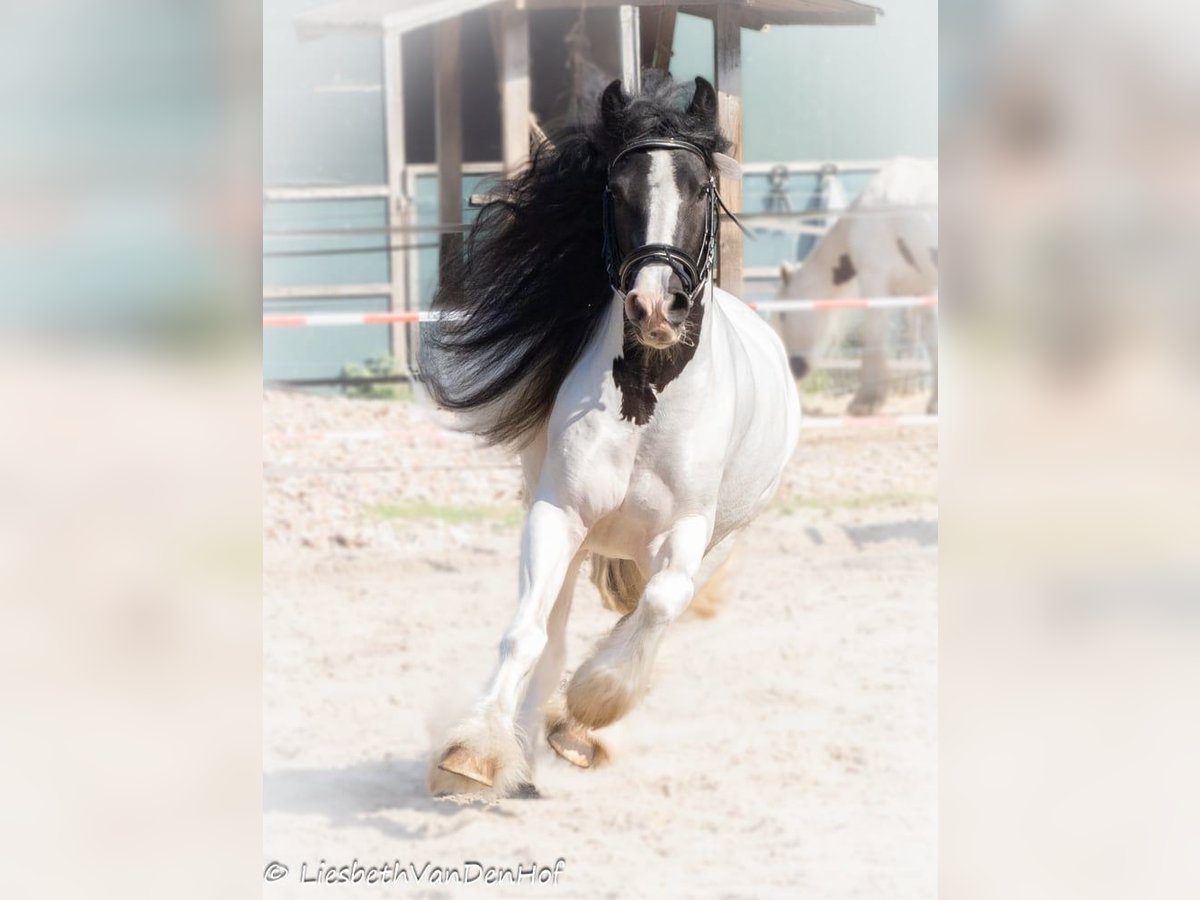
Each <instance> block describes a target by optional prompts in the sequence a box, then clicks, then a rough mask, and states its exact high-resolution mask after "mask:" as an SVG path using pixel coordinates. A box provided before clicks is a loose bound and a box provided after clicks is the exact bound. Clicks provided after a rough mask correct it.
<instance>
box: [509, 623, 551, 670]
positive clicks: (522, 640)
mask: <svg viewBox="0 0 1200 900" xmlns="http://www.w3.org/2000/svg"><path fill="white" fill-rule="evenodd" d="M546 640H547V638H546V629H544V628H538V627H537V626H536V625H517V626H513V627H512V628H509V629H508V631H506V632H505V633H504V637H503V638H502V639H501V641H500V657H501V658H502V659H511V660H512V661H513V662H514V663H515V664H516V665H517V666H518V667H519V668H520V669H521V670H522V671H525V672H527V671H529V670H530V669H532V668H533V666H534V665H535V664H536V663H537V661H538V659H539V658H540V657H541V655H542V651H543V650H545V649H546Z"/></svg>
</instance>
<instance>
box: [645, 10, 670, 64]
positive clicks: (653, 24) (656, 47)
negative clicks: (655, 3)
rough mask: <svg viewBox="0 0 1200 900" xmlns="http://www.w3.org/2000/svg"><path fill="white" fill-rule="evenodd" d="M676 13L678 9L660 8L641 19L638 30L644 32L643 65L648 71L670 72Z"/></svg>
mask: <svg viewBox="0 0 1200 900" xmlns="http://www.w3.org/2000/svg"><path fill="white" fill-rule="evenodd" d="M676 12H678V7H675V6H660V7H658V9H655V10H647V11H646V13H645V15H644V16H642V17H641V19H640V21H639V23H638V28H639V29H641V32H642V64H643V65H644V66H645V67H646V68H647V69H657V70H658V71H660V72H668V71H670V69H671V55H672V52H673V51H672V47H673V46H674V43H675V14H676Z"/></svg>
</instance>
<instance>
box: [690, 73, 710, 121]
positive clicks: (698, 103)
mask: <svg viewBox="0 0 1200 900" xmlns="http://www.w3.org/2000/svg"><path fill="white" fill-rule="evenodd" d="M687 111H688V115H690V116H695V117H696V118H698V119H699V120H700V121H701V122H703V123H704V124H705V125H710V126H716V124H717V91H716V88H714V87H713V86H712V85H711V84H709V82H708V81H707V80H705V79H703V78H701V77H700V76H699V75H697V76H696V93H695V94H693V95H692V102H691V103H690V104H688V108H687Z"/></svg>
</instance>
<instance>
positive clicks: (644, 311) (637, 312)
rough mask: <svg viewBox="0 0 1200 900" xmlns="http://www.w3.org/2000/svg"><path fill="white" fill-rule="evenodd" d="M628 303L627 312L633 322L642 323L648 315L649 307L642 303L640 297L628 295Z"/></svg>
mask: <svg viewBox="0 0 1200 900" xmlns="http://www.w3.org/2000/svg"><path fill="white" fill-rule="evenodd" d="M628 301H629V302H628V303H627V304H626V307H627V312H628V313H629V318H630V319H631V320H632V321H633V322H635V323H638V322H642V321H643V320H645V319H646V318H647V317H648V316H649V315H650V307H649V306H648V305H647V304H646V303H645V302H643V301H642V298H641V295H639V294H634V293H630V294H629V297H628Z"/></svg>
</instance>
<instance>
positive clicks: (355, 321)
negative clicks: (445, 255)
mask: <svg viewBox="0 0 1200 900" xmlns="http://www.w3.org/2000/svg"><path fill="white" fill-rule="evenodd" d="M436 319H437V316H436V315H434V314H433V313H431V312H401V313H296V314H291V313H285V314H280V315H266V316H263V328H300V327H321V326H328V325H399V324H405V323H413V322H433V321H435V320H436Z"/></svg>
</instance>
